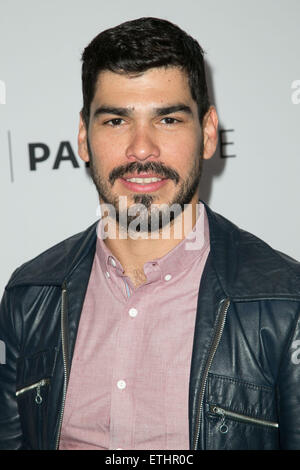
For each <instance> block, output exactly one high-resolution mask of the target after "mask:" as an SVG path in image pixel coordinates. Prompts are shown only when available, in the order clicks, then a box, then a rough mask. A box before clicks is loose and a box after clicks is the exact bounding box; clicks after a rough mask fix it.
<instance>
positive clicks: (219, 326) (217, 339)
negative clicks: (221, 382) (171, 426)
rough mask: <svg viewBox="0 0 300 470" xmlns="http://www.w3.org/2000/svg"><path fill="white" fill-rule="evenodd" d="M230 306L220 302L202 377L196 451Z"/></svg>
mask: <svg viewBox="0 0 300 470" xmlns="http://www.w3.org/2000/svg"><path fill="white" fill-rule="evenodd" d="M229 306H230V300H229V299H223V300H221V302H220V315H219V319H218V323H217V327H216V330H215V335H214V338H213V342H212V345H211V348H210V351H209V355H208V358H207V361H206V365H205V369H204V372H203V376H202V381H201V385H200V392H199V407H198V414H197V418H196V427H195V434H194V436H195V437H194V443H193V446H192V450H196V449H197V446H198V440H199V434H200V427H201V414H202V407H203V398H204V392H205V387H206V382H207V377H208V372H209V369H210V366H211V364H212V361H213V358H214V355H215V353H216V350H217V348H218V345H219V343H220V340H221V337H222V333H223V329H224V325H225V321H226V315H227V311H228V309H229Z"/></svg>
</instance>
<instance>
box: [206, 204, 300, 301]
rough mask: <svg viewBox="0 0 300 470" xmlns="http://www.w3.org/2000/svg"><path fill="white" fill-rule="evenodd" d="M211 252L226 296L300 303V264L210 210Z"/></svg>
mask: <svg viewBox="0 0 300 470" xmlns="http://www.w3.org/2000/svg"><path fill="white" fill-rule="evenodd" d="M208 219H209V225H210V242H211V251H212V254H213V259H214V263H215V268H216V271H217V272H218V274H219V280H220V281H221V283H222V285H223V288H224V290H225V292H227V293H228V295H229V296H232V297H235V298H247V297H249V298H264V297H265V298H267V297H273V298H280V297H289V298H293V297H296V298H297V299H300V263H299V261H297V260H295V259H293V258H292V257H291V256H288V255H287V254H285V253H282V252H281V251H278V250H276V249H274V248H272V247H271V246H270V245H269V244H268V243H266V242H265V241H264V240H262V239H260V238H259V237H257V236H255V235H253V234H252V233H250V232H248V231H246V230H243V229H241V228H239V227H238V226H237V225H235V224H234V223H232V222H231V221H229V220H228V219H226V218H225V217H223V216H221V215H219V214H216V213H214V212H212V211H211V210H210V209H208Z"/></svg>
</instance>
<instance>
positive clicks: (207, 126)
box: [202, 106, 218, 160]
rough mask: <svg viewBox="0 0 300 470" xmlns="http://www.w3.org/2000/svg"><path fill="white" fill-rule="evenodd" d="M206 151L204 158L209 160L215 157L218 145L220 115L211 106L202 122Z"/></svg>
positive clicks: (204, 151)
mask: <svg viewBox="0 0 300 470" xmlns="http://www.w3.org/2000/svg"><path fill="white" fill-rule="evenodd" d="M202 128H203V139H204V150H203V158H204V159H205V160H208V159H209V158H211V157H212V156H213V154H214V153H215V151H216V148H217V145H218V115H217V111H216V108H215V107H214V106H210V107H209V110H208V111H207V113H206V114H205V116H204V118H203V121H202Z"/></svg>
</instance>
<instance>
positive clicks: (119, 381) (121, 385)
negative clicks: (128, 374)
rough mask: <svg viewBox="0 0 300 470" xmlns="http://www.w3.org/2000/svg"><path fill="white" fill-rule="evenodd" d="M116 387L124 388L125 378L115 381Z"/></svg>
mask: <svg viewBox="0 0 300 470" xmlns="http://www.w3.org/2000/svg"><path fill="white" fill-rule="evenodd" d="M117 387H118V388H119V389H120V390H124V388H126V382H125V380H118V382H117Z"/></svg>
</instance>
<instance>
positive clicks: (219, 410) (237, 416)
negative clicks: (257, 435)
mask: <svg viewBox="0 0 300 470" xmlns="http://www.w3.org/2000/svg"><path fill="white" fill-rule="evenodd" d="M209 411H210V412H211V413H214V414H216V415H218V416H220V417H221V423H220V425H219V431H220V432H221V433H222V434H226V433H227V432H228V429H229V428H228V425H227V424H226V422H225V420H226V416H228V417H229V418H233V419H237V420H239V421H243V422H245V423H253V424H260V425H262V426H269V427H271V428H278V427H279V425H278V423H275V422H273V421H267V420H264V419H259V418H252V417H251V416H247V415H242V414H240V413H235V412H234V411H228V410H224V409H223V408H221V407H219V406H215V405H210V407H209Z"/></svg>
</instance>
